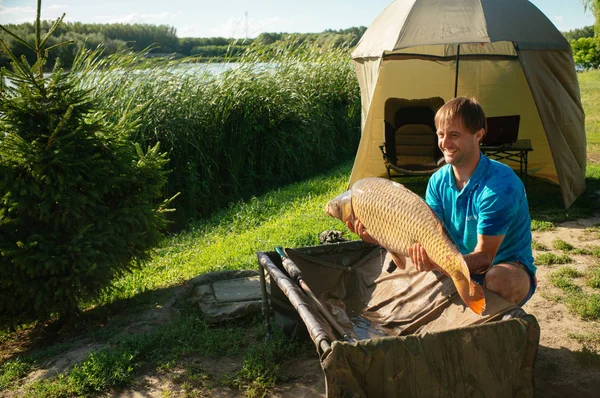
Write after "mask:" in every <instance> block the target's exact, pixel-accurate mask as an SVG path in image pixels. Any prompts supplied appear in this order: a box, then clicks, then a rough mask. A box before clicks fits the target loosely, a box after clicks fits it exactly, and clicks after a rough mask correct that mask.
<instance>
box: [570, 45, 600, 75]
mask: <svg viewBox="0 0 600 398" xmlns="http://www.w3.org/2000/svg"><path fill="white" fill-rule="evenodd" d="M571 48H572V49H573V61H575V64H578V65H581V66H583V67H584V68H585V69H591V68H594V69H596V68H598V66H600V51H599V50H598V46H597V40H596V39H595V38H592V37H580V38H579V39H577V40H572V41H571Z"/></svg>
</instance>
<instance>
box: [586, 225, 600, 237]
mask: <svg viewBox="0 0 600 398" xmlns="http://www.w3.org/2000/svg"><path fill="white" fill-rule="evenodd" d="M583 232H584V234H585V235H586V238H585V239H600V225H594V226H593V227H588V228H586V229H584V230H583Z"/></svg>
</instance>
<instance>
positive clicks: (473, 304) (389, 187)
mask: <svg viewBox="0 0 600 398" xmlns="http://www.w3.org/2000/svg"><path fill="white" fill-rule="evenodd" d="M326 212H327V214H329V215H330V216H332V217H335V218H339V219H340V220H342V221H344V222H346V221H352V220H353V218H354V217H355V218H356V219H358V220H360V222H362V223H363V225H364V226H365V228H366V230H367V231H368V232H369V234H370V235H371V236H372V237H373V238H375V239H376V240H377V241H378V242H379V244H380V245H381V246H382V247H384V248H385V249H387V250H388V251H390V252H392V253H394V254H396V255H399V256H407V255H408V248H409V247H412V246H413V244H414V243H420V244H421V245H422V246H423V248H425V251H426V252H427V255H428V256H429V258H430V259H431V260H432V261H433V262H435V263H436V264H438V265H439V266H440V268H442V269H443V270H444V271H445V272H446V273H447V274H448V276H450V277H451V278H452V281H453V282H454V285H455V286H456V290H458V294H459V295H460V297H461V298H462V300H463V301H464V302H465V304H466V305H467V306H469V308H471V309H472V310H473V311H474V312H475V313H477V314H479V315H481V314H482V313H483V311H484V310H485V297H484V295H483V289H482V288H481V286H479V285H478V284H476V283H475V282H473V281H472V280H471V277H470V273H469V268H468V267H467V263H466V262H465V259H464V258H463V256H462V254H461V253H460V251H459V250H458V248H457V247H456V245H455V244H454V242H452V240H451V239H450V237H449V236H448V234H447V232H446V231H445V230H444V226H443V224H442V222H441V221H440V219H439V218H438V217H437V215H436V214H435V212H434V211H433V210H431V208H430V207H429V206H428V205H427V203H425V201H424V200H423V199H421V197H419V196H418V195H417V194H415V193H414V192H412V191H410V190H409V189H407V188H405V187H404V186H403V185H401V184H398V183H397V182H393V181H390V180H387V179H384V178H364V179H362V180H359V181H357V182H356V183H355V184H354V185H353V186H352V189H351V190H349V191H347V192H344V193H343V194H341V195H339V196H338V197H336V198H334V199H332V200H331V201H330V202H329V203H328V204H327V208H326Z"/></svg>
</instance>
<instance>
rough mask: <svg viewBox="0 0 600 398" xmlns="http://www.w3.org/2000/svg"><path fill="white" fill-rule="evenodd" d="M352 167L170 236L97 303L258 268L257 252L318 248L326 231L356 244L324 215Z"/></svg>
mask: <svg viewBox="0 0 600 398" xmlns="http://www.w3.org/2000/svg"><path fill="white" fill-rule="evenodd" d="M350 166H351V165H350V164H349V163H346V164H344V165H343V166H340V167H337V168H335V169H334V170H332V171H330V172H329V173H326V174H323V175H321V176H318V177H315V178H313V179H309V180H306V181H303V182H299V183H296V184H292V185H289V186H286V187H284V188H281V189H278V190H275V191H271V192H269V193H267V194H265V195H263V196H261V197H254V198H252V199H250V200H248V201H245V202H243V201H242V202H238V203H236V204H232V205H230V206H229V207H228V208H227V209H225V210H222V211H219V212H217V213H216V214H215V215H214V216H212V217H210V218H209V219H207V220H202V221H197V222H194V223H193V224H191V225H190V227H189V229H188V230H186V231H185V232H182V233H177V234H173V235H171V236H170V237H169V239H167V240H165V242H164V244H163V245H161V246H160V247H158V248H156V253H155V255H154V257H153V259H152V261H151V262H149V263H148V264H146V265H145V266H144V267H143V268H141V269H140V270H138V271H134V272H133V273H132V274H129V275H125V276H123V277H122V278H120V279H118V280H116V281H115V282H114V283H113V286H112V288H111V289H109V290H107V291H106V292H104V294H103V295H102V297H101V298H100V300H99V302H97V303H93V304H96V305H98V304H101V305H103V304H108V303H112V302H114V301H116V300H119V299H126V298H131V297H134V296H136V295H138V294H140V293H142V292H145V291H149V290H155V289H158V288H162V287H167V286H172V285H175V284H179V283H182V282H184V281H186V280H189V279H191V278H193V277H195V276H197V275H199V274H202V273H205V272H210V271H220V270H235V269H254V268H256V267H257V262H256V252H257V251H259V250H260V251H265V252H266V251H270V250H274V248H275V247H276V246H284V247H299V246H310V245H317V244H319V239H318V238H319V233H320V232H322V231H324V230H329V229H337V230H343V231H345V232H346V237H352V238H354V239H356V235H354V234H351V233H350V232H349V231H348V229H347V228H346V227H345V225H344V224H343V223H342V222H341V221H339V220H336V219H333V218H331V217H328V216H326V215H325V211H324V208H325V205H326V203H327V202H328V201H329V200H330V199H331V198H333V197H335V196H337V195H338V194H339V193H341V192H343V191H344V190H345V189H346V184H347V181H348V177H349V172H350Z"/></svg>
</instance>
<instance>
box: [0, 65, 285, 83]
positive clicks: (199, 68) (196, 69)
mask: <svg viewBox="0 0 600 398" xmlns="http://www.w3.org/2000/svg"><path fill="white" fill-rule="evenodd" d="M241 65H242V64H240V63H235V62H228V63H206V64H181V65H177V66H176V67H173V68H172V71H174V72H177V73H182V74H185V73H190V74H199V73H204V72H208V73H210V74H213V75H219V74H221V73H223V72H225V71H228V70H232V69H237V68H239V67H240V66H241ZM254 66H255V68H256V69H257V70H260V69H271V68H273V67H275V64H272V63H267V62H258V63H256V64H255V65H254ZM49 75H50V73H44V76H46V77H47V76H49ZM4 81H5V82H6V84H7V85H8V86H12V83H10V82H9V81H8V80H7V79H4Z"/></svg>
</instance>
